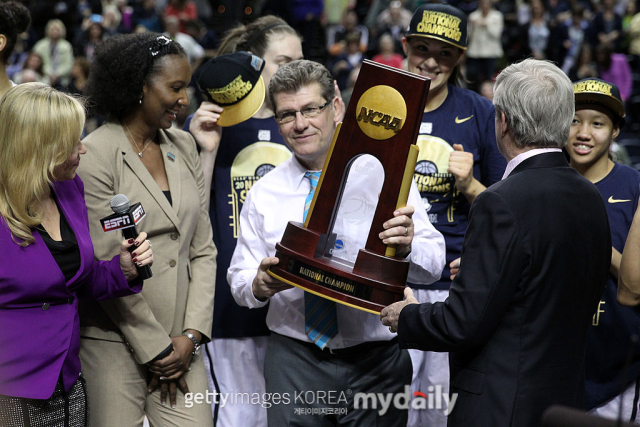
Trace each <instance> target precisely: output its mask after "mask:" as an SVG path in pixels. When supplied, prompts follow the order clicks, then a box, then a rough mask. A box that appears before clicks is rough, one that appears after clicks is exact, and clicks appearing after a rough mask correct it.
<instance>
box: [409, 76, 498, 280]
mask: <svg viewBox="0 0 640 427" xmlns="http://www.w3.org/2000/svg"><path fill="white" fill-rule="evenodd" d="M453 144H462V146H463V147H464V151H467V152H470V153H473V160H474V165H473V176H474V177H475V178H476V179H477V180H478V181H480V182H481V183H482V184H483V185H484V186H485V187H489V186H490V185H491V184H493V183H495V182H497V181H499V180H500V179H502V175H503V173H504V170H505V168H506V165H507V163H506V160H505V159H504V157H503V156H502V154H500V152H499V151H498V147H497V145H496V135H495V109H494V107H493V104H492V103H491V101H489V100H488V99H486V98H483V97H481V96H480V95H478V94H476V93H475V92H472V91H470V90H466V89H461V88H459V87H457V86H453V85H449V94H448V96H447V99H446V100H445V101H444V103H443V104H442V105H441V106H440V107H438V108H437V109H436V110H434V111H430V112H428V113H424V116H423V118H422V124H421V126H420V133H419V136H418V141H417V145H418V148H419V149H420V153H419V154H418V163H417V164H416V170H415V174H414V179H415V181H416V184H417V185H418V190H419V191H420V194H421V195H422V201H423V203H424V208H425V209H426V210H427V214H428V215H429V220H430V221H431V223H432V224H433V225H434V227H435V228H436V229H437V230H438V231H440V232H441V233H442V235H443V236H444V239H445V243H446V247H447V263H446V265H445V268H444V270H443V272H442V278H441V279H440V281H438V282H435V283H433V284H432V285H428V286H418V285H413V284H410V285H411V286H412V287H415V288H425V289H449V286H450V285H451V280H450V279H449V275H450V274H451V273H450V271H449V263H450V262H451V261H453V260H454V259H456V258H459V257H460V252H461V250H462V241H463V239H464V233H465V231H466V230H467V225H468V222H469V218H468V216H469V208H470V206H471V205H470V204H469V202H468V201H467V198H466V197H465V196H464V195H463V194H462V193H460V192H459V191H458V190H457V189H456V186H455V177H454V176H453V175H452V174H450V173H448V172H447V168H448V166H449V155H450V153H451V152H452V151H453Z"/></svg>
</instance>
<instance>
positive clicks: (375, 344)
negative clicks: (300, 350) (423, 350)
mask: <svg viewBox="0 0 640 427" xmlns="http://www.w3.org/2000/svg"><path fill="white" fill-rule="evenodd" d="M271 333H272V334H275V332H271ZM278 335H280V334H278ZM281 336H284V335H281ZM285 338H289V339H291V340H293V341H295V342H297V343H299V344H301V345H304V346H305V347H309V348H311V349H312V350H314V351H316V352H318V353H321V354H324V355H326V356H354V355H358V354H363V353H367V352H369V351H371V350H375V349H378V348H383V347H391V346H394V345H396V344H397V343H398V337H394V338H393V339H391V340H388V341H367V342H363V343H362V344H358V345H354V346H351V347H344V348H328V347H325V348H324V349H322V348H320V347H318V346H317V345H315V344H314V343H312V342H305V341H300V340H298V339H295V338H291V337H285Z"/></svg>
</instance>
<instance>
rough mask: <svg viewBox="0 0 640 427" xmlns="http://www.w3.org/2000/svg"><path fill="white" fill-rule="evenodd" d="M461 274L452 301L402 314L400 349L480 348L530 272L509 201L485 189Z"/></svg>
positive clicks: (477, 203) (476, 209)
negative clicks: (524, 277) (519, 284)
mask: <svg viewBox="0 0 640 427" xmlns="http://www.w3.org/2000/svg"><path fill="white" fill-rule="evenodd" d="M470 218H471V220H470V222H469V227H468V229H467V232H466V235H465V240H464V244H463V247H462V260H463V262H462V264H461V266H460V272H459V273H458V274H457V275H456V277H455V279H454V281H453V282H452V285H451V290H450V293H449V297H448V298H447V300H446V301H444V302H438V303H435V304H430V303H426V304H411V305H408V306H406V307H405V308H404V309H403V310H402V312H401V313H400V319H399V326H398V338H399V342H400V345H401V346H402V347H406V348H416V349H421V350H430V351H441V352H453V351H460V350H463V349H466V348H470V347H474V346H477V345H480V344H482V343H484V342H486V341H487V340H488V338H489V337H490V336H491V335H492V333H493V331H494V330H495V329H496V327H497V325H498V323H499V322H500V319H501V318H502V315H503V313H504V312H505V310H507V308H508V306H509V304H510V303H512V299H513V297H514V295H515V292H516V289H517V286H518V283H519V278H520V276H521V274H522V272H523V270H524V269H525V268H526V264H527V255H526V253H525V250H524V249H523V242H522V236H521V233H520V232H519V230H518V224H517V220H516V218H515V217H514V215H513V213H512V211H511V210H510V208H509V206H508V204H507V202H506V201H505V200H504V199H503V198H502V197H501V196H500V195H499V194H497V193H495V192H493V191H491V190H486V191H484V192H483V193H481V194H480V195H479V196H478V197H477V198H476V200H475V202H474V203H473V205H472V207H471V212H470Z"/></svg>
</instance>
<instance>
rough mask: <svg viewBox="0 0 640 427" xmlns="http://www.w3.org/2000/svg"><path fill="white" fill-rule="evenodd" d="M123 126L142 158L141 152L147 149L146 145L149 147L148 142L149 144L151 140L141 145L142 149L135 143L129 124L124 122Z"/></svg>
mask: <svg viewBox="0 0 640 427" xmlns="http://www.w3.org/2000/svg"><path fill="white" fill-rule="evenodd" d="M124 127H125V128H127V132H128V133H129V136H130V137H131V141H133V145H135V146H136V150H138V156H140V158H142V153H144V150H146V149H147V147H149V144H151V141H149V142H147V144H146V145H145V146H144V147H142V150H141V149H140V147H138V144H137V143H136V140H135V139H133V135H131V131H130V130H129V126H127V124H126V123H125V124H124Z"/></svg>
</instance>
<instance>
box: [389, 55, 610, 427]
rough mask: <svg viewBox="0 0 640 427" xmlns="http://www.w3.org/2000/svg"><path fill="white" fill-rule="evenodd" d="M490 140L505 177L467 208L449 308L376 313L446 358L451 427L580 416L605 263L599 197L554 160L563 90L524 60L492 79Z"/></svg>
mask: <svg viewBox="0 0 640 427" xmlns="http://www.w3.org/2000/svg"><path fill="white" fill-rule="evenodd" d="M493 101H494V104H495V107H496V139H497V143H498V147H499V149H500V152H501V153H502V155H503V156H504V157H505V158H506V159H507V161H508V165H507V169H506V171H505V174H504V178H503V180H502V181H500V182H498V183H496V184H494V185H492V186H491V187H489V188H488V189H487V190H486V191H484V192H483V193H482V194H480V195H479V196H478V197H477V198H476V200H475V202H474V204H473V205H472V207H471V213H470V222H469V228H468V229H467V232H466V234H465V239H464V244H463V247H462V258H461V263H460V269H459V271H458V274H457V275H456V277H455V279H454V281H453V283H452V285H451V292H450V294H449V298H448V299H447V300H446V301H444V302H439V303H434V304H418V303H417V301H416V300H415V299H414V298H413V296H412V294H411V291H410V290H407V291H405V295H406V297H407V298H406V300H405V301H403V302H400V303H396V304H393V305H391V306H389V307H387V308H385V309H384V310H383V311H382V313H381V317H382V323H383V324H384V325H389V326H390V327H391V328H392V329H393V330H396V329H397V331H398V338H399V340H400V345H401V346H403V347H407V348H418V349H422V350H430V351H448V352H450V372H451V390H450V392H451V393H455V394H457V402H456V405H455V407H454V408H453V411H452V412H451V414H450V415H449V420H448V425H449V426H470V425H473V426H474V427H483V426H487V427H495V426H501V427H503V426H517V427H526V426H538V425H539V424H540V419H541V416H542V413H543V411H544V410H545V409H546V408H547V407H549V406H550V405H553V404H560V405H566V406H572V407H576V408H580V409H583V408H584V352H585V342H586V335H587V330H588V328H589V325H590V323H591V319H592V317H593V313H594V311H595V309H596V306H597V303H598V301H599V299H600V296H601V295H602V292H603V289H604V283H605V282H606V278H607V274H608V271H609V265H610V260H611V241H610V236H609V224H608V222H607V215H606V211H605V206H604V203H603V200H602V197H601V196H600V194H599V192H598V190H597V189H596V187H595V186H593V184H591V183H590V182H588V181H587V180H586V179H584V178H582V177H581V176H580V174H578V173H577V172H576V171H575V170H573V169H572V168H570V167H569V164H568V163H567V160H566V159H565V157H564V154H563V153H562V151H561V148H562V147H563V146H564V145H565V143H566V141H567V139H568V137H569V127H570V124H571V121H572V119H573V115H574V95H573V89H572V85H571V82H570V81H569V79H568V78H567V76H566V75H565V74H564V73H563V72H562V71H561V70H560V69H559V68H557V67H556V66H555V65H553V64H552V63H550V62H546V61H539V60H534V59H527V60H524V61H522V62H520V63H517V64H513V65H511V66H509V67H507V68H506V69H505V70H504V71H503V72H502V73H501V74H500V75H499V76H498V78H497V80H496V84H495V93H494V100H493Z"/></svg>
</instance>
